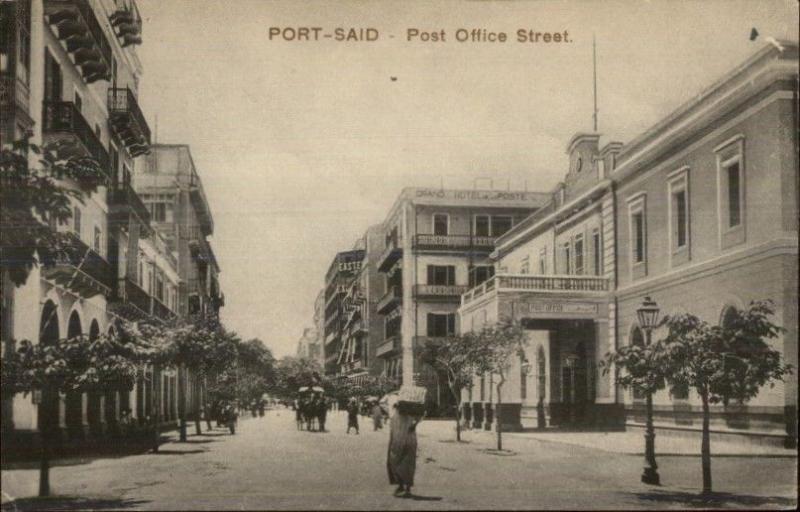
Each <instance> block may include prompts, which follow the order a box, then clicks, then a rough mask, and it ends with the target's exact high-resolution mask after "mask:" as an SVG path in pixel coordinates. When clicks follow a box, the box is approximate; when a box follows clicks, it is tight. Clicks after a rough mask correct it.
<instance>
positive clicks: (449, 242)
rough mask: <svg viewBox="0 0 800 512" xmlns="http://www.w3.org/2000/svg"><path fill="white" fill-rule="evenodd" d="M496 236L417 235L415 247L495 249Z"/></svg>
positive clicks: (489, 250)
mask: <svg viewBox="0 0 800 512" xmlns="http://www.w3.org/2000/svg"><path fill="white" fill-rule="evenodd" d="M494 241H495V238H494V237H490V236H470V235H416V236H414V249H426V250H442V251H465V250H473V251H486V252H491V251H493V250H494Z"/></svg>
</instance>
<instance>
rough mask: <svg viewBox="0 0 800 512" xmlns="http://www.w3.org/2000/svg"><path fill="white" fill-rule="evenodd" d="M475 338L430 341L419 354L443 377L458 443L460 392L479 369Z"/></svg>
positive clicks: (459, 438) (459, 337) (477, 347)
mask: <svg viewBox="0 0 800 512" xmlns="http://www.w3.org/2000/svg"><path fill="white" fill-rule="evenodd" d="M478 342H479V336H477V335H475V334H473V333H467V334H463V335H456V336H448V337H446V338H441V339H436V338H431V339H429V340H428V342H427V343H426V344H425V347H424V348H423V350H422V360H423V361H424V362H425V363H427V364H429V365H430V366H432V367H433V368H434V369H435V370H437V371H438V372H440V373H444V374H445V375H446V376H447V387H448V389H449V390H450V393H451V394H452V396H453V399H454V400H455V402H456V440H457V441H461V391H462V390H463V389H464V388H466V387H468V386H469V385H470V384H471V383H472V376H473V375H474V373H475V369H476V368H477V367H478V366H479V361H478V358H479V356H480V355H481V354H482V352H481V351H480V350H479V344H478Z"/></svg>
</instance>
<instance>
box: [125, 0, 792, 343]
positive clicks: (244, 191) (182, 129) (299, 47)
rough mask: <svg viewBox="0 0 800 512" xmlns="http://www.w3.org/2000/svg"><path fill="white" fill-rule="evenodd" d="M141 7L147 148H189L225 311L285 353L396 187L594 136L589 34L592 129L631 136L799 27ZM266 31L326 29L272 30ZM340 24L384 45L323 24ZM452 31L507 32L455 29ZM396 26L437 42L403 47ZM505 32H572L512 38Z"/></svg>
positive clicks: (533, 161)
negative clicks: (206, 210)
mask: <svg viewBox="0 0 800 512" xmlns="http://www.w3.org/2000/svg"><path fill="white" fill-rule="evenodd" d="M138 5H139V9H140V11H141V14H142V17H143V20H144V27H143V40H144V42H143V44H142V45H141V46H139V47H137V53H138V55H139V58H140V59H141V61H142V65H143V68H144V74H143V77H142V80H141V86H140V103H141V105H142V108H143V110H144V112H145V115H146V117H147V119H148V122H149V124H150V126H151V129H153V131H154V132H156V134H157V135H156V136H157V140H158V142H161V143H185V144H189V145H190V146H191V151H192V155H193V158H194V162H195V164H196V166H197V170H198V173H199V174H200V176H201V178H202V180H203V184H204V187H205V191H206V195H207V197H208V200H209V203H210V206H211V209H212V213H213V216H214V222H215V231H214V235H213V237H212V238H211V240H212V246H213V248H214V251H215V254H216V255H217V259H218V261H219V263H220V267H221V270H222V272H221V275H220V282H221V288H222V290H223V292H224V294H225V300H226V304H225V307H224V308H223V309H222V321H223V323H224V324H225V325H226V327H228V328H229V329H232V330H234V331H236V332H238V333H239V334H240V335H241V336H242V337H243V338H245V339H247V338H253V337H257V338H260V339H261V340H262V341H263V342H264V343H265V344H266V345H267V346H268V347H269V348H270V349H272V351H273V352H274V353H275V355H276V356H279V357H280V356H284V355H290V354H293V353H294V352H295V350H296V346H297V340H298V339H299V338H300V336H301V335H302V333H303V328H304V327H310V326H312V325H313V320H312V318H313V313H314V299H315V298H316V295H317V293H318V292H319V290H320V289H321V288H322V286H323V284H324V275H325V272H326V270H327V268H328V265H330V263H331V260H332V258H333V257H334V255H335V253H336V252H337V251H341V250H347V249H350V248H351V247H352V246H353V244H354V242H355V241H356V239H358V238H359V237H361V236H363V233H364V232H365V230H366V228H367V227H368V226H370V225H373V224H377V223H380V222H382V221H383V220H384V218H385V215H386V214H387V213H388V210H389V208H390V207H391V205H392V203H393V202H394V200H395V199H396V198H397V196H398V194H399V193H400V191H401V189H402V188H404V187H409V186H421V187H425V186H430V187H438V186H440V184H443V185H444V186H445V187H447V188H463V189H471V188H474V187H476V186H478V187H479V188H488V187H489V186H490V185H491V186H493V187H494V188H501V189H506V188H509V187H510V188H511V189H520V190H522V189H525V188H527V189H528V190H541V191H549V190H551V189H552V187H553V186H555V185H556V183H558V181H559V180H560V179H561V178H562V177H563V175H564V174H565V173H566V170H567V156H566V154H565V150H566V144H567V142H568V140H569V138H570V137H571V136H572V135H573V134H575V133H576V132H580V131H584V132H585V131H591V129H592V109H593V106H592V104H593V97H592V82H593V81H592V36H593V35H594V37H595V38H596V42H597V43H596V44H597V101H598V108H599V117H598V118H599V130H598V131H599V132H600V133H601V134H603V140H604V141H608V140H618V141H621V142H627V141H629V140H631V139H632V138H633V137H635V136H636V135H638V134H640V133H641V132H643V131H644V130H645V129H647V128H648V127H649V126H651V125H653V124H654V123H656V122H657V121H658V120H660V119H661V118H663V117H664V116H665V115H667V114H669V113H670V112H671V111H672V110H674V109H675V108H677V107H678V106H680V105H681V104H682V103H684V102H686V101H688V100H689V99H691V98H692V97H693V96H695V95H697V94H698V93H700V92H701V91H702V90H703V89H704V88H706V87H708V86H709V85H710V84H711V83H713V82H714V81H715V80H716V79H717V78H719V77H720V76H721V75H723V74H725V73H726V72H727V71H729V70H730V69H731V68H733V67H734V66H735V65H737V64H739V63H740V62H742V61H743V60H745V59H746V58H747V57H748V56H749V55H750V54H752V53H753V52H754V51H756V50H757V49H758V48H760V47H761V46H763V45H764V44H766V43H765V42H764V38H765V37H767V36H772V37H775V38H778V39H790V40H794V41H796V40H797V34H796V32H797V28H796V27H797V23H798V7H797V3H796V2H795V1H794V0H775V1H753V0H745V1H727V0H726V1H704V2H699V1H694V2H680V1H668V2H667V1H643V0H638V1H634V0H631V1H616V2H615V1H610V2H579V1H513V0H496V1H493V0H484V1H464V2H450V1H435V2H429V1H425V2H422V1H420V2H411V1H398V2H392V3H390V2H380V1H371V2H370V1H364V2H361V1H359V2H356V1H353V2H345V1H333V0H326V1H316V2H307V1H299V0H289V1H278V0H276V1H268V0H235V1H233V0H231V1H227V2H220V1H218V0H138ZM270 27H278V28H280V29H284V28H287V27H291V28H299V27H320V28H321V29H322V31H321V32H320V40H319V41H297V40H294V41H284V40H283V39H281V38H280V37H273V38H272V40H271V39H270ZM339 27H341V28H345V29H349V28H351V27H353V28H373V29H375V30H376V31H377V32H378V34H379V36H378V40H377V41H349V42H348V41H343V42H338V41H335V40H334V39H333V38H331V39H326V38H324V37H322V34H324V33H330V34H335V32H334V31H335V29H336V28H339ZM753 27H755V28H756V29H757V30H758V32H759V33H760V36H759V37H758V38H757V39H756V41H755V42H752V41H750V33H751V29H752V28H753ZM460 28H464V29H467V30H470V31H471V30H473V29H486V30H487V31H493V32H504V33H506V35H507V37H508V40H507V42H505V43H499V42H496V43H489V42H486V43H480V42H476V43H472V42H457V41H456V40H455V34H456V31H457V30H458V29H460ZM409 29H417V30H418V31H420V32H421V31H430V32H433V31H435V32H439V31H441V30H444V31H445V39H446V40H445V41H444V42H432V41H427V42H422V41H418V40H415V41H407V33H408V30H409ZM518 29H525V31H528V30H533V31H534V32H559V33H563V32H564V31H567V34H568V38H569V41H570V42H568V43H550V44H545V43H542V42H539V43H520V42H517V37H516V33H517V30H518ZM392 77H394V79H393V78H392ZM489 180H491V182H490V181H489Z"/></svg>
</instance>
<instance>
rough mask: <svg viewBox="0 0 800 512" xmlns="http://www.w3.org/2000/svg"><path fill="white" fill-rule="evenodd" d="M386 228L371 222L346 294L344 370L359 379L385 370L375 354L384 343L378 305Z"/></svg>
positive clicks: (381, 289)
mask: <svg viewBox="0 0 800 512" xmlns="http://www.w3.org/2000/svg"><path fill="white" fill-rule="evenodd" d="M383 243H384V242H383V229H382V226H380V225H375V226H370V228H369V229H367V232H366V233H365V234H364V238H363V246H364V259H363V260H362V263H361V268H360V269H359V270H358V273H357V274H356V275H355V277H354V278H353V280H352V282H351V284H350V287H349V288H348V290H347V294H346V295H345V298H344V307H345V314H346V319H345V324H344V331H343V340H344V343H343V345H342V349H341V351H340V358H339V365H340V373H342V374H343V375H347V376H348V377H350V378H352V379H355V380H358V379H359V378H360V377H361V376H363V375H367V374H373V375H378V374H380V373H381V370H382V368H381V367H380V364H379V363H380V360H379V359H377V358H376V357H375V355H374V351H375V347H376V345H377V344H378V343H380V339H381V338H380V333H381V330H382V322H381V321H380V317H379V316H378V315H377V312H376V306H377V303H378V299H380V296H381V294H382V293H383V286H382V278H381V276H380V274H379V273H378V269H377V260H378V257H379V256H380V254H381V252H382V250H383Z"/></svg>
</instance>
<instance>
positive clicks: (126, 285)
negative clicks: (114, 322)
mask: <svg viewBox="0 0 800 512" xmlns="http://www.w3.org/2000/svg"><path fill="white" fill-rule="evenodd" d="M119 288H120V290H122V293H121V294H120V297H119V298H120V299H122V300H124V301H125V302H127V303H129V304H131V305H133V306H136V309H138V310H139V311H140V312H141V313H143V314H145V315H149V314H150V294H149V293H147V292H146V291H144V290H143V289H142V288H141V287H139V285H138V284H136V283H134V282H133V281H132V280H130V279H129V278H123V279H120V280H119Z"/></svg>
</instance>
